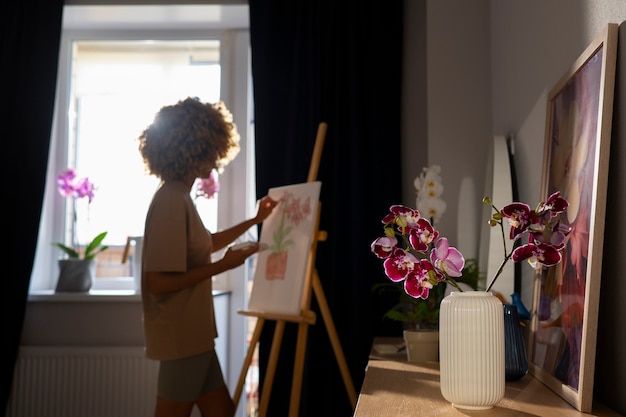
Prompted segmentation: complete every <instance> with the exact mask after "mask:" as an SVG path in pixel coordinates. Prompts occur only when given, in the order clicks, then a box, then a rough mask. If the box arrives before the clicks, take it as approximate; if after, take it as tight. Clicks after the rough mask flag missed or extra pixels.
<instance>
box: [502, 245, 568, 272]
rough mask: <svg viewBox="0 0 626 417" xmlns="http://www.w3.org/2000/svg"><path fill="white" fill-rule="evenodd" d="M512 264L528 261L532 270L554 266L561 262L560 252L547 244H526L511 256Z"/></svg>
mask: <svg viewBox="0 0 626 417" xmlns="http://www.w3.org/2000/svg"><path fill="white" fill-rule="evenodd" d="M511 259H512V260H513V262H521V261H526V260H527V261H528V263H529V264H530V265H531V266H532V267H533V268H534V269H541V268H542V266H554V265H556V264H558V263H559V262H561V252H559V250H557V249H556V248H555V247H554V246H553V245H549V244H547V243H536V244H535V243H528V244H526V245H522V246H520V247H518V248H516V249H515V250H514V251H513V253H512V254H511Z"/></svg>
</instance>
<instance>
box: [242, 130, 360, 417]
mask: <svg viewBox="0 0 626 417" xmlns="http://www.w3.org/2000/svg"><path fill="white" fill-rule="evenodd" d="M326 128H327V125H326V123H324V122H322V123H320V124H319V127H318V130H317V136H316V139H315V148H314V149H313V158H312V160H311V166H310V168H309V177H308V180H307V181H308V182H313V181H315V180H316V178H317V171H318V168H319V163H320V158H321V155H322V148H323V146H324V139H325V137H326ZM320 211H321V209H320V206H319V205H318V211H317V218H316V221H315V228H314V229H313V230H314V231H313V241H312V243H311V248H310V251H309V258H308V262H307V270H306V278H305V282H304V290H303V294H302V302H301V309H300V314H299V315H297V316H290V315H282V314H272V313H264V312H258V311H243V310H240V311H238V313H239V314H242V315H245V316H250V317H256V318H257V322H256V327H255V329H254V333H253V335H252V339H251V340H250V345H249V347H248V353H247V355H246V358H245V360H244V364H243V367H242V369H241V373H240V375H239V381H238V383H237V388H236V390H235V393H234V395H233V401H234V402H235V408H236V407H237V405H238V404H239V399H240V397H241V393H242V391H243V386H244V383H245V379H246V375H247V371H248V368H249V367H250V363H251V361H252V357H253V355H254V350H255V349H256V345H257V343H258V342H259V339H260V337H261V331H262V330H263V325H264V324H265V322H266V321H267V320H272V321H275V322H276V327H275V329H274V337H273V339H272V347H271V350H270V356H269V361H268V365H267V373H266V375H265V379H264V380H263V392H262V395H261V401H260V404H259V417H265V416H266V414H267V407H268V405H269V400H270V394H271V391H272V383H273V382H274V375H275V373H276V365H277V364H278V355H279V353H280V346H281V343H282V338H283V334H284V330H285V324H286V323H287V322H289V323H298V336H297V342H296V354H295V359H294V368H293V381H292V386H291V399H290V403H289V416H290V417H297V415H298V410H299V408H300V393H301V391H302V374H303V370H304V358H305V354H306V338H307V334H308V326H309V325H312V324H315V321H316V315H315V312H314V311H312V310H311V289H312V290H313V291H314V292H315V296H316V297H317V302H318V304H319V308H320V312H321V313H322V318H323V319H324V324H325V325H326V330H327V332H328V336H329V338H330V342H331V345H332V347H333V351H334V352H335V358H336V359H337V363H338V365H339V370H340V371H341V376H342V378H343V382H344V385H345V387H346V391H347V393H348V397H349V400H350V404H351V405H352V410H354V409H355V407H356V392H355V390H354V384H353V382H352V377H351V376H350V372H349V370H348V366H347V364H346V360H345V356H344V354H343V350H342V348H341V344H340V343H339V338H338V336H337V330H336V329H335V324H334V322H333V319H332V316H331V314H330V309H329V308H328V303H327V301H326V296H325V295H324V290H323V289H322V284H321V282H320V278H319V275H318V274H317V270H316V269H315V254H316V251H317V242H318V241H324V240H326V237H327V234H326V232H325V231H320V230H319V219H320Z"/></svg>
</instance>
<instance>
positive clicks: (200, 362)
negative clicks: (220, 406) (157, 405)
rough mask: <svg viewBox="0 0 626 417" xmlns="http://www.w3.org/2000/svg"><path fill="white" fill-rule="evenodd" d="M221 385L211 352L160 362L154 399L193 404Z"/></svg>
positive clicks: (222, 380) (215, 357) (217, 365)
mask: <svg viewBox="0 0 626 417" xmlns="http://www.w3.org/2000/svg"><path fill="white" fill-rule="evenodd" d="M224 385H225V383H224V376H223V375H222V368H221V367H220V363H219V360H218V359H217V354H216V353H215V350H214V349H212V350H210V351H208V352H205V353H201V354H199V355H195V356H190V357H188V358H182V359H174V360H166V361H161V363H160V365H159V378H158V382H157V395H158V396H159V397H161V398H164V399H166V400H170V401H181V402H194V401H196V400H197V399H198V397H200V396H202V395H203V394H206V393H207V392H209V391H213V390H215V389H217V388H220V387H222V386H224Z"/></svg>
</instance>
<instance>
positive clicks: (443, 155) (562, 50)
mask: <svg viewBox="0 0 626 417" xmlns="http://www.w3.org/2000/svg"><path fill="white" fill-rule="evenodd" d="M424 1H425V4H426V14H427V33H426V39H427V51H426V57H427V68H428V70H427V86H428V87H427V106H426V108H425V109H423V111H425V112H426V114H427V117H426V123H427V131H428V135H427V137H428V163H431V164H432V163H439V164H441V165H442V167H443V174H444V185H446V191H445V193H444V198H445V199H446V201H447V202H448V212H446V214H445V215H444V221H443V222H442V225H441V227H440V229H441V230H442V232H443V233H444V234H445V235H446V236H449V237H452V236H454V233H455V231H456V228H457V225H456V216H457V213H456V211H457V210H456V207H457V204H456V202H457V195H458V189H457V188H456V187H458V184H459V183H460V180H461V178H462V177H463V176H465V175H470V176H472V177H473V178H474V180H475V182H476V184H477V190H478V191H479V192H481V191H482V190H483V188H482V187H483V186H482V184H483V182H484V166H485V164H486V154H487V153H488V152H487V150H488V146H489V144H490V142H491V137H492V135H496V134H504V135H507V134H513V135H515V137H516V156H515V164H516V167H517V169H518V180H519V191H520V199H522V200H523V201H529V202H531V204H532V202H535V201H536V200H537V199H538V198H539V192H540V182H541V172H542V155H543V142H544V124H545V109H546V107H545V106H546V92H547V91H548V90H549V89H550V88H551V87H552V86H553V85H554V84H555V83H556V82H557V81H558V79H559V78H560V77H561V76H562V75H563V74H564V73H565V71H566V70H567V69H568V68H569V67H570V66H571V65H572V64H573V62H574V60H575V59H576V58H577V57H578V55H580V53H582V52H583V50H584V49H585V47H586V46H587V45H588V44H589V43H590V42H591V40H593V38H594V37H595V36H596V35H597V34H598V33H599V32H600V31H601V30H602V29H603V27H604V26H605V25H606V24H607V23H609V22H612V23H621V22H622V21H624V20H626V2H624V1H622V0H526V1H503V0H491V1H488V0H477V1H472V2H467V1H464V0H424ZM407 10H409V11H410V10H411V8H407ZM416 18H417V17H416ZM621 38H624V36H623V35H622V36H621ZM408 41H409V42H410V41H411V40H410V39H409V40H408ZM620 41H622V39H620ZM623 43H626V41H623V42H622V44H623ZM409 49H410V48H409ZM416 50H417V51H418V52H419V48H417V49H416ZM622 50H624V51H626V47H624V46H622ZM620 53H621V55H622V56H623V55H626V52H623V53H622V52H620ZM620 68H621V69H620ZM621 80H626V70H625V69H624V65H620V64H618V80H617V86H616V89H617V90H616V92H617V94H616V101H615V107H614V127H613V138H612V146H611V148H612V150H611V152H612V153H611V161H610V168H609V171H610V173H609V178H610V180H609V199H608V200H609V201H608V202H607V218H608V219H610V221H611V225H610V227H607V230H606V234H605V248H620V249H619V250H622V248H623V247H624V243H625V242H624V240H625V239H626V238H624V236H626V225H625V222H624V220H623V218H622V217H620V216H619V213H620V212H623V211H624V210H626V202H625V201H624V200H625V197H624V190H625V189H626V187H624V182H626V172H625V171H624V169H623V168H622V166H624V164H625V162H626V155H625V153H626V151H625V149H624V147H625V145H624V143H625V142H624V140H625V139H624V135H626V132H625V130H626V127H624V126H622V125H623V124H624V122H622V121H623V120H626V117H625V116H626V114H625V113H626V109H624V107H626V106H625V105H624V104H623V103H626V88H624V87H623V84H624V82H622V81H621ZM407 138H410V139H407V140H413V136H412V135H410V132H409V136H407ZM413 177H414V175H413ZM409 180H411V181H412V178H405V182H408V181H409ZM481 197H482V196H479V199H480V198H481ZM404 200H405V204H414V202H413V200H414V196H413V195H405V198H404ZM478 204H480V203H478ZM443 223H445V225H444V224H443ZM451 240H453V239H451ZM605 253H606V254H607V256H605V257H604V258H605V259H604V262H603V274H602V286H601V288H602V290H601V299H600V303H601V305H600V312H599V315H600V317H599V324H598V343H597V352H598V353H597V363H596V377H595V380H596V383H595V397H594V398H596V399H598V400H600V401H602V402H604V403H606V404H607V405H609V406H611V407H612V408H614V409H615V410H616V411H618V412H620V413H622V414H626V399H624V398H620V396H621V395H620V393H619V392H618V390H620V389H621V390H622V391H623V387H624V386H626V359H625V358H624V355H623V353H620V352H624V351H626V340H625V339H626V332H625V331H624V328H623V323H624V322H625V319H626V307H624V304H625V303H623V302H622V300H623V299H624V298H625V297H626V282H625V281H624V280H623V279H620V276H621V273H620V272H621V271H624V270H625V269H626V260H625V259H624V257H623V256H609V255H610V254H611V252H610V251H606V250H605ZM522 270H523V271H524V276H523V280H524V282H525V283H528V281H529V280H531V279H532V278H528V276H529V274H530V271H529V268H522ZM523 296H524V300H525V301H524V302H525V303H526V304H527V305H528V303H529V301H528V300H529V296H530V295H529V294H528V293H527V292H526V293H525V294H523Z"/></svg>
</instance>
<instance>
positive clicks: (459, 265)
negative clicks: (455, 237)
mask: <svg viewBox="0 0 626 417" xmlns="http://www.w3.org/2000/svg"><path fill="white" fill-rule="evenodd" d="M430 262H432V264H433V265H434V266H435V268H437V269H438V270H440V271H442V272H443V273H445V274H447V275H449V276H451V277H455V278H456V277H460V276H461V273H462V271H463V267H464V266H465V259H464V258H463V255H462V254H461V252H459V250H458V249H457V248H453V247H452V246H450V244H449V243H448V239H446V238H445V237H442V238H441V239H439V240H438V241H437V243H436V244H435V248H434V249H433V250H432V251H431V252H430Z"/></svg>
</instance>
